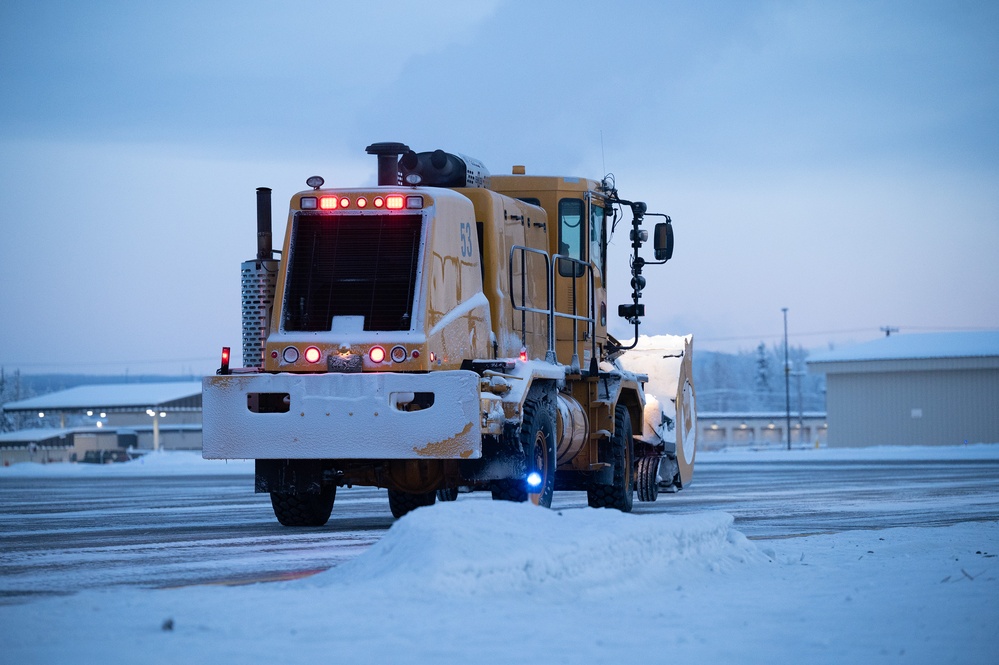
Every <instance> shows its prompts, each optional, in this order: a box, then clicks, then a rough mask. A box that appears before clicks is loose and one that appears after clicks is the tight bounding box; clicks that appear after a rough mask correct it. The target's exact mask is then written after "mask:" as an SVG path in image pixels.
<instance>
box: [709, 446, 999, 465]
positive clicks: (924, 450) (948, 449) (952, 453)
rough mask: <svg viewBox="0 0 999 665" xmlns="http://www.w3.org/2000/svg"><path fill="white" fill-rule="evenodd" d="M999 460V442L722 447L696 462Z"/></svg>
mask: <svg viewBox="0 0 999 665" xmlns="http://www.w3.org/2000/svg"><path fill="white" fill-rule="evenodd" d="M995 459H999V443H975V444H969V445H965V446H871V447H868V448H799V449H794V450H785V449H783V448H773V449H769V450H746V449H733V448H728V449H723V450H717V451H711V452H708V451H703V450H701V451H698V453H697V462H698V463H707V464H711V463H712V462H809V461H816V462H817V461H828V460H835V461H843V462H877V461H888V460H892V461H897V460H912V461H924V462H925V461H934V460H936V461H962V460H995Z"/></svg>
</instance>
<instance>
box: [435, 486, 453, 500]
mask: <svg viewBox="0 0 999 665" xmlns="http://www.w3.org/2000/svg"><path fill="white" fill-rule="evenodd" d="M457 498H458V488H457V487H445V488H443V489H439V490H437V500H438V501H454V500H455V499H457Z"/></svg>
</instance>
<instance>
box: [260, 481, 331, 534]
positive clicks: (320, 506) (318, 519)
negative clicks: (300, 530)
mask: <svg viewBox="0 0 999 665" xmlns="http://www.w3.org/2000/svg"><path fill="white" fill-rule="evenodd" d="M335 499H336V486H330V487H329V488H327V489H324V490H323V491H322V492H320V493H319V494H289V493H286V492H271V506H273V507H274V516H275V517H277V519H278V522H280V523H281V524H283V525H284V526H323V525H324V524H326V522H328V521H329V519H330V513H332V512H333V501H334V500H335Z"/></svg>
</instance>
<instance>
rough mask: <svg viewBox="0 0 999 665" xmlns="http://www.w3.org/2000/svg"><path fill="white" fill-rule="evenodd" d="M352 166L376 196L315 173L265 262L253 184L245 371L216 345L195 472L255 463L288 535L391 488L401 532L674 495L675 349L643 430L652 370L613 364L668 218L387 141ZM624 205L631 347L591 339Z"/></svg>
mask: <svg viewBox="0 0 999 665" xmlns="http://www.w3.org/2000/svg"><path fill="white" fill-rule="evenodd" d="M367 152H368V153H369V154H372V155H376V156H377V158H378V174H379V175H378V185H377V186H374V187H360V188H339V187H337V188H328V187H324V185H325V183H324V180H323V179H322V178H321V177H319V176H313V177H311V178H309V179H308V180H307V184H308V186H309V187H310V189H308V190H305V191H302V192H299V193H297V194H295V195H294V196H293V197H292V199H291V208H290V212H289V215H288V227H287V233H286V234H285V244H284V249H283V251H282V252H281V256H280V260H275V259H274V258H273V257H274V251H273V250H272V243H271V227H270V224H271V203H270V190H269V189H267V188H260V189H258V190H257V238H258V245H257V248H258V251H257V257H256V259H254V260H250V261H246V262H244V263H243V266H242V284H243V295H242V297H243V360H244V365H245V367H242V368H230V366H229V348H228V347H227V348H225V349H223V355H222V363H221V366H220V368H219V371H218V373H217V375H216V376H210V377H206V378H205V379H204V392H203V406H204V444H203V451H204V453H203V454H204V457H206V458H211V459H235V458H238V459H255V460H256V491H258V492H268V493H270V495H271V502H272V505H273V508H274V513H275V515H276V516H277V519H278V520H279V521H280V522H281V523H282V524H285V525H288V526H320V525H323V524H325V523H326V522H327V520H328V519H329V516H330V513H331V510H332V507H333V504H334V500H335V497H336V489H337V487H343V486H345V485H346V486H351V485H367V486H376V487H384V488H387V489H388V497H389V504H390V507H391V510H392V514H393V515H395V516H396V517H401V516H402V515H405V514H406V513H407V512H409V511H411V510H413V509H415V508H418V507H421V506H427V505H430V504H433V503H434V502H435V501H436V500H437V499H438V497H439V498H440V499H442V500H451V499H454V498H455V497H456V495H457V489H458V488H463V489H464V490H466V491H467V490H473V491H474V490H484V491H490V492H491V493H492V496H493V498H494V499H505V500H510V501H531V502H533V503H535V504H539V505H542V506H548V505H550V504H551V501H552V494H553V492H554V491H555V490H556V489H559V490H561V489H566V490H570V489H571V490H585V491H586V492H587V497H588V501H589V505H591V506H594V507H608V508H616V509H618V510H622V511H629V510H631V508H632V503H633V499H634V494H635V491H636V489H637V491H638V496H639V499H640V500H644V501H654V500H655V499H656V497H657V495H658V493H659V491H660V490H667V491H676V490H678V489H680V488H683V487H686V486H687V485H688V484H689V482H690V480H691V477H692V474H693V464H694V438H693V437H694V432H696V423H695V420H696V411H695V409H694V392H693V385H692V372H691V364H690V363H691V343H690V338H689V337H688V338H685V339H684V338H680V339H682V340H683V341H682V342H681V344H680V348H679V349H678V350H677V352H676V353H674V354H672V355H671V358H672V359H673V360H672V365H670V366H669V367H670V369H668V370H666V371H665V373H666V374H669V375H670V378H669V380H668V381H667V383H669V389H668V390H669V394H666V395H660V396H659V397H660V404H661V406H662V408H661V409H658V410H656V411H655V412H654V413H652V414H651V416H650V414H648V413H646V406H647V400H646V395H645V389H644V388H645V385H644V384H645V383H646V381H647V380H648V376H647V375H646V374H644V373H636V372H634V371H628V370H627V369H625V368H624V367H623V366H622V362H621V361H622V360H624V358H622V356H623V355H625V354H626V352H627V351H628V349H631V348H633V347H634V346H635V345H636V344H637V343H638V327H639V323H640V318H641V317H643V316H644V315H645V306H644V304H642V303H640V301H639V299H640V296H641V293H642V289H643V288H644V287H645V283H646V282H645V277H644V276H643V274H642V273H643V268H644V267H645V266H646V265H650V264H652V263H665V262H666V261H667V260H669V259H670V257H671V256H672V253H673V230H672V224H671V220H670V218H669V217H668V216H666V215H662V214H658V213H649V212H647V209H646V205H645V204H644V203H642V202H640V201H628V200H625V199H622V198H620V197H619V196H618V193H617V190H616V188H615V184H614V182H613V179H612V178H611V177H608V178H605V179H604V180H603V181H595V180H588V179H585V178H576V177H561V176H531V175H526V174H525V169H524V168H523V167H516V166H515V167H514V169H513V175H508V176H495V175H493V176H491V175H490V174H489V173H488V172H487V171H486V169H485V167H484V166H483V165H482V164H481V163H480V162H479V161H478V160H475V159H472V158H469V157H465V156H460V155H456V154H450V153H445V152H443V151H440V150H437V151H433V152H422V153H416V152H414V151H412V150H410V149H409V148H408V146H405V145H403V144H400V143H376V144H373V145H370V146H368V148H367ZM400 157H401V159H400ZM625 212H627V213H630V215H631V224H630V227H631V228H630V234H631V235H630V240H631V247H632V248H633V256H632V258H631V270H630V272H631V285H632V288H633V292H632V302H631V303H630V304H626V305H621V306H620V307H619V310H618V313H619V315H620V316H623V317H624V318H626V319H627V320H628V322H629V323H631V324H634V327H635V342H633V343H632V344H630V345H627V346H626V345H624V344H622V343H621V342H619V341H618V340H616V339H614V337H612V336H611V335H609V334H608V332H607V275H608V265H607V242H608V238H609V236H610V235H611V234H613V231H614V229H615V227H616V225H617V223H618V221H619V218H620V217H621V216H623V214H624V213H625ZM646 216H658V217H660V218H661V219H662V220H663V221H662V222H660V223H658V224H656V225H655V228H654V236H653V244H654V249H655V257H656V261H654V262H653V261H646V260H645V259H643V258H642V257H640V256H639V250H640V249H641V248H642V246H643V243H644V242H646V241H647V240H648V231H646V230H644V229H643V228H642V224H643V221H644V219H645V217H646ZM660 369H661V368H660ZM657 373H658V374H663V373H664V372H663V371H659V370H657ZM678 421H680V422H679V423H678Z"/></svg>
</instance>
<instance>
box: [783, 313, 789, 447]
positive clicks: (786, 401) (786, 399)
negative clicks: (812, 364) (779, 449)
mask: <svg viewBox="0 0 999 665" xmlns="http://www.w3.org/2000/svg"><path fill="white" fill-rule="evenodd" d="M781 311H782V312H784V406H785V412H786V414H787V424H786V426H785V431H786V432H787V449H788V450H791V365H790V364H789V363H788V360H787V307H781Z"/></svg>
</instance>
